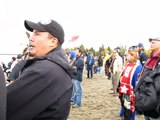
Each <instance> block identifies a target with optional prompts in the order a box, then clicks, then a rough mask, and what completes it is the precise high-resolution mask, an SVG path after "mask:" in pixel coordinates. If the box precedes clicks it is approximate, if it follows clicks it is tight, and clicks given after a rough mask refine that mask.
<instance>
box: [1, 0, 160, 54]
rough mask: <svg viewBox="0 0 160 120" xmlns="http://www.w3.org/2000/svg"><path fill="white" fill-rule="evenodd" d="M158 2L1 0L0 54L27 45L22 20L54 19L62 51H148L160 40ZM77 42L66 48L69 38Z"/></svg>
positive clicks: (16, 51)
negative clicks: (60, 31) (134, 48)
mask: <svg viewBox="0 0 160 120" xmlns="http://www.w3.org/2000/svg"><path fill="white" fill-rule="evenodd" d="M159 11H160V6H159V0H1V3H0V14H1V18H0V28H1V29H0V35H1V39H0V42H1V44H0V53H21V52H22V49H23V48H24V47H25V46H26V45H27V43H28V40H27V37H26V35H25V32H26V29H25V28H24V20H25V19H27V20H31V21H35V22H38V21H39V20H47V19H54V20H56V21H58V22H59V23H60V24H61V25H62V26H63V28H64V31H65V43H64V45H63V47H64V48H66V47H69V48H71V47H72V46H78V45H81V44H84V45H85V46H86V47H89V48H90V47H93V48H95V49H97V48H99V46H101V45H102V44H104V45H105V47H108V46H110V47H111V48H114V47H117V46H120V45H123V46H125V45H127V46H131V45H136V44H138V43H139V42H142V43H143V44H144V45H145V47H146V48H148V47H149V42H148V38H149V37H160V17H159V15H160V14H159ZM74 35H79V39H78V40H77V41H75V42H72V43H70V44H69V42H68V41H69V40H70V39H71V37H72V36H74Z"/></svg>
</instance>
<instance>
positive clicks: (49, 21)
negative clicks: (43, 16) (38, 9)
mask: <svg viewBox="0 0 160 120" xmlns="http://www.w3.org/2000/svg"><path fill="white" fill-rule="evenodd" d="M51 22H52V20H51V19H50V20H47V21H45V20H42V21H40V23H41V24H43V25H48V24H50V23H51Z"/></svg>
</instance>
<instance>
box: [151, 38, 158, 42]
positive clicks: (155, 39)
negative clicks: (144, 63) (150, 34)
mask: <svg viewBox="0 0 160 120" xmlns="http://www.w3.org/2000/svg"><path fill="white" fill-rule="evenodd" d="M152 40H154V41H159V42H160V39H157V38H154V39H152V38H150V39H149V42H151V41H152Z"/></svg>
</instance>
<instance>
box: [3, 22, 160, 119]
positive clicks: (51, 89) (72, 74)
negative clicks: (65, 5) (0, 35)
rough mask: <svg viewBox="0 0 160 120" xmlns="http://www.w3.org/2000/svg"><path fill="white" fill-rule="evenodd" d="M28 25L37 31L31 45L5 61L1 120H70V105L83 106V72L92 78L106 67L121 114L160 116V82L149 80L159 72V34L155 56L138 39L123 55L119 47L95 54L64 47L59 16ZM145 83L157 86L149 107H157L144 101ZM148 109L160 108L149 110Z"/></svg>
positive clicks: (152, 45)
mask: <svg viewBox="0 0 160 120" xmlns="http://www.w3.org/2000/svg"><path fill="white" fill-rule="evenodd" d="M24 26H25V28H26V29H27V30H28V31H30V32H33V34H32V35H31V36H29V46H28V47H26V48H25V49H24V51H23V53H22V54H19V55H17V57H16V58H15V57H13V58H12V61H11V62H9V63H8V65H7V67H6V66H5V64H3V63H1V68H2V69H3V71H2V69H0V71H1V73H0V78H1V79H0V81H1V82H0V91H1V94H0V103H2V104H4V105H2V106H3V107H0V117H1V118H0V119H1V120H39V119H50V120H66V119H67V118H68V115H69V113H70V107H73V108H75V109H76V108H78V107H81V106H82V105H83V104H82V97H83V90H82V82H83V75H84V73H85V72H86V79H87V80H92V79H93V78H94V74H97V75H102V73H103V70H104V73H105V74H104V75H105V77H106V79H108V80H111V81H112V84H111V90H112V91H113V95H114V96H118V97H119V101H120V103H121V106H120V113H119V116H120V117H122V118H123V119H124V120H135V119H136V114H137V113H139V114H144V116H145V120H159V119H160V111H159V110H160V109H159V106H160V105H159V104H160V103H159V101H160V95H159V93H160V87H159V86H158V85H155V86H152V88H150V86H151V85H150V84H149V83H145V82H144V81H146V79H147V80H148V76H149V75H153V73H154V75H157V76H158V75H159V74H158V70H159V64H160V63H159V62H160V61H159V58H160V39H159V38H150V39H149V42H150V50H151V54H150V55H147V54H146V53H145V48H144V46H143V44H142V43H138V44H137V45H133V46H131V47H129V48H128V49H127V50H126V51H125V54H124V55H123V54H122V52H121V48H120V47H116V48H115V49H114V50H113V51H110V52H109V51H108V50H106V51H105V54H102V53H99V55H98V56H95V55H94V53H93V51H88V50H87V49H85V50H82V49H80V48H76V49H75V50H68V51H64V50H63V49H62V44H63V42H64V31H63V28H62V26H61V25H60V24H59V23H58V22H56V21H54V20H50V21H48V22H46V23H43V22H38V23H34V22H31V21H28V20H25V21H24ZM84 71H85V72H84ZM4 75H5V76H7V77H6V78H5V77H4ZM157 76H156V78H157ZM152 79H153V76H152V77H151V78H150V83H151V82H152V83H153V82H154V79H153V80H152ZM151 80H152V81H151ZM157 80H158V79H155V81H157ZM6 81H7V82H6ZM157 84H158V83H157ZM144 86H145V87H144ZM146 88H148V89H151V90H152V91H153V89H155V93H156V94H155V96H151V97H150V99H151V98H153V97H154V98H155V99H156V98H157V99H156V100H155V101H153V100H152V99H151V100H150V101H149V102H150V104H149V105H150V106H152V104H155V107H154V108H153V107H150V106H149V105H148V104H147V105H148V106H147V105H146V104H143V102H147V101H148V99H147V97H145V95H148V93H147V92H148V90H147V89H146ZM2 92H3V94H2ZM142 100H143V102H141V101H142ZM157 106H158V109H157ZM143 108H145V109H143ZM146 108H147V109H146ZM147 110H148V111H149V112H150V113H152V111H155V110H156V111H158V113H156V115H155V112H154V113H153V114H154V115H153V114H146V113H148V111H147Z"/></svg>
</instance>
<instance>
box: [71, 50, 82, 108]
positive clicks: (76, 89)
mask: <svg viewBox="0 0 160 120" xmlns="http://www.w3.org/2000/svg"><path fill="white" fill-rule="evenodd" d="M82 54H83V52H82V50H81V49H80V48H77V49H76V60H75V61H74V63H73V66H76V68H77V74H76V77H75V79H73V80H72V82H73V93H72V98H71V101H72V103H73V107H74V108H77V107H80V106H81V102H82V79H83V68H84V60H83V58H82Z"/></svg>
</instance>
